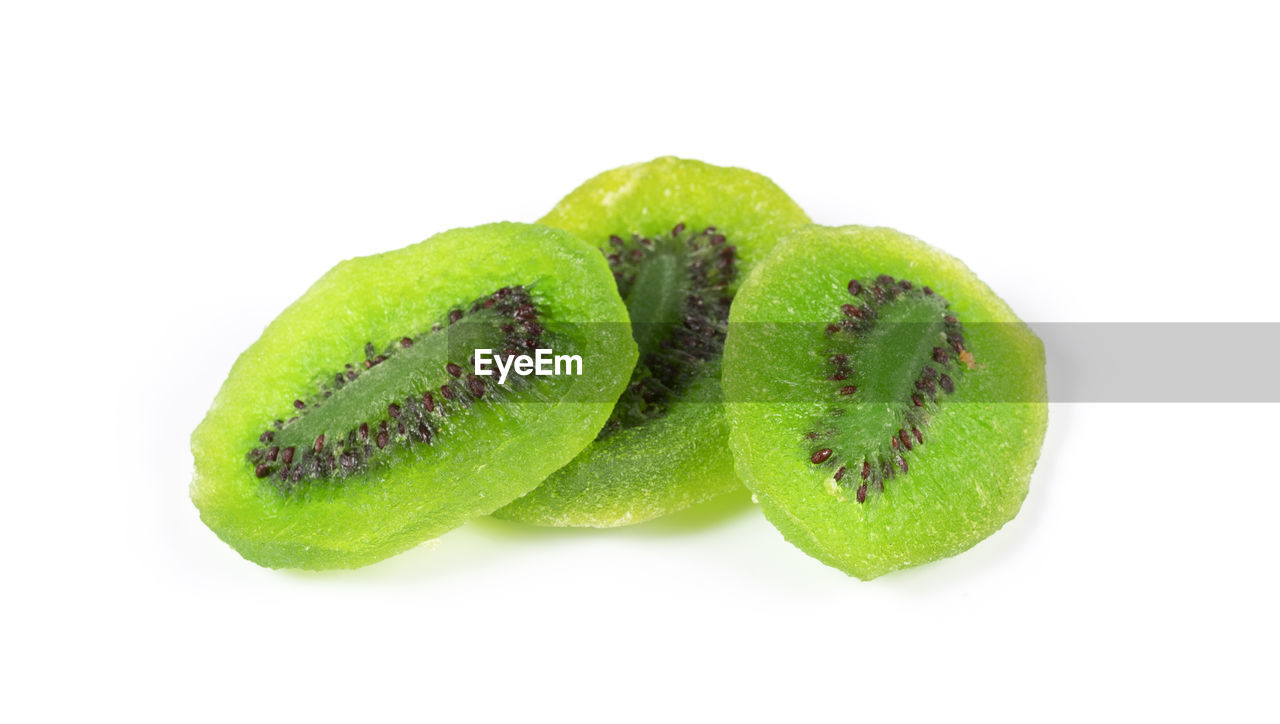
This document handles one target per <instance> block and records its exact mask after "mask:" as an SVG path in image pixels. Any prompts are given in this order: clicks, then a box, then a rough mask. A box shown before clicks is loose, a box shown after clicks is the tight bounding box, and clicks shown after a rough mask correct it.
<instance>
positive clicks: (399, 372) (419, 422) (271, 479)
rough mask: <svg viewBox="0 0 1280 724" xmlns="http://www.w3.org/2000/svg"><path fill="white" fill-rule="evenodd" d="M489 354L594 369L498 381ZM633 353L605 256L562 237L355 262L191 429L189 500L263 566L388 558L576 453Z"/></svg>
mask: <svg viewBox="0 0 1280 724" xmlns="http://www.w3.org/2000/svg"><path fill="white" fill-rule="evenodd" d="M477 349H491V350H493V351H494V352H493V353H494V354H497V355H503V356H504V359H505V358H507V357H512V356H519V355H521V354H528V355H529V356H531V357H532V356H535V355H536V350H537V349H549V350H552V352H553V353H554V355H560V356H564V357H566V358H568V357H572V356H575V355H576V356H578V357H580V358H581V360H582V362H581V366H580V370H579V369H578V368H577V367H574V368H573V369H572V370H570V369H569V365H565V366H563V367H561V368H560V370H559V371H560V372H561V374H559V375H551V376H536V375H530V376H519V375H511V376H509V377H508V379H507V380H506V382H505V384H498V381H497V377H496V376H483V375H478V374H476V372H477V370H476V369H475V368H474V366H473V360H472V359H471V358H472V355H473V353H474V352H475V350H477ZM486 357H487V356H486ZM635 359H636V347H635V343H634V342H633V341H632V338H631V333H630V325H629V323H628V320H627V312H626V307H625V306H623V304H622V300H621V299H620V298H619V297H618V293H617V290H616V287H615V284H614V280H613V276H612V274H611V273H610V271H609V268H608V264H607V262H605V260H604V259H602V258H601V256H600V253H599V252H598V251H596V250H595V249H594V248H592V247H590V246H588V245H586V244H584V243H583V242H581V241H579V240H578V239H576V238H575V237H573V236H572V235H570V234H568V233H565V232H563V231H559V230H555V229H550V228H546V227H540V226H534V225H529V224H511V223H503V224H492V225H488V226H480V227H475V228H470V229H458V230H454V231H449V232H445V233H443V234H439V235H437V236H435V237H432V238H431V239H428V240H427V241H424V242H422V243H419V244H415V245H413V246H409V247H407V248H404V249H400V250H397V251H392V252H388V253H385V254H379V255H376V256H370V257H364V258H359V259H352V260H350V261H346V262H343V263H341V264H339V265H337V266H336V267H334V268H333V269H332V270H331V271H329V272H328V273H327V274H325V275H324V276H323V277H322V278H321V279H320V280H319V281H318V282H316V283H315V285H313V286H312V287H311V289H309V290H308V291H307V292H306V294H304V295H303V296H302V298H300V299H299V300H298V301H296V302H294V303H293V304H292V305H290V306H289V307H288V308H287V309H285V311H284V312H283V313H281V314H280V316H279V317H277V318H276V320H275V321H274V322H272V323H271V324H270V326H268V327H267V329H266V331H265V332H263V334H262V337H261V338H260V339H258V341H256V342H254V343H253V345H251V346H250V347H249V349H248V350H246V351H245V352H244V353H243V354H242V355H241V356H240V358H239V359H238V360H236V363H235V365H234V366H233V367H232V369H231V374H230V376H229V377H228V378H227V380H226V382H225V383H223V386H222V389H221V390H220V391H219V393H218V396H217V398H216V399H215V400H214V402H213V406H212V408H211V409H210V410H209V412H208V414H207V416H206V417H205V419H204V421H203V422H202V423H201V424H200V426H199V427H198V428H196V430H195V432H194V433H193V434H192V440H191V448H192V452H193V454H194V455H195V463H196V472H195V479H194V481H193V482H192V485H191V497H192V500H193V501H194V502H195V504H196V506H197V507H198V508H199V509H200V514H201V517H202V518H203V519H204V521H205V523H206V524H207V525H208V526H209V527H210V528H212V529H213V530H214V532H215V533H217V534H218V535H219V536H220V537H221V538H222V539H223V540H224V541H226V542H227V543H229V544H230V545H231V546H232V547H233V548H235V549H236V550H237V551H239V552H240V554H241V555H243V556H244V557H245V558H247V559H249V560H251V561H253V562H255V563H258V564H260V565H263V566H269V567H272V568H305V569H323V568H353V567H357V566H362V565H365V564H368V563H372V562H374V561H377V560H380V559H382V558H386V557H387V556H390V555H392V554H394V553H397V552H400V551H402V550H405V549H406V548H409V547H411V546H413V545H415V544H417V543H420V542H422V541H424V540H426V539H428V538H431V537H433V536H437V535H440V534H441V533H444V532H445V531H448V530H449V529H451V528H454V527H456V526H458V525H460V524H462V523H463V522H465V521H466V520H468V519H470V518H472V517H474V516H477V515H483V514H486V513H489V512H492V511H493V510H494V509H496V508H498V507H500V506H502V505H503V504H505V503H507V502H508V501H510V500H512V499H513V498H515V497H517V496H519V495H521V494H523V493H526V492H528V491H529V490H531V489H533V488H534V487H535V486H537V485H538V484H539V483H540V482H542V480H543V479H544V478H545V477H546V476H547V475H548V474H549V473H551V472H552V471H553V470H555V469H556V468H558V467H560V466H561V465H563V464H564V463H566V462H568V461H569V460H570V459H572V458H573V457H574V455H576V454H577V453H578V452H579V451H580V450H581V449H582V448H583V447H584V446H585V445H587V444H588V443H589V442H590V441H591V440H592V439H593V438H594V437H595V435H596V433H598V432H599V430H600V428H601V426H602V425H603V424H604V423H605V421H606V420H607V419H608V417H609V414H610V412H611V410H612V409H613V404H614V402H615V401H616V400H617V397H618V395H619V394H620V393H621V392H622V390H623V388H624V386H625V384H626V381H627V377H628V375H629V374H630V371H631V369H632V367H633V366H634V365H635ZM551 369H552V371H553V372H554V371H555V369H554V368H551ZM579 371H580V372H581V374H580V375H578V374H569V373H570V372H574V373H576V372H579Z"/></svg>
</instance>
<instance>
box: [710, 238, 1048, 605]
mask: <svg viewBox="0 0 1280 724" xmlns="http://www.w3.org/2000/svg"><path fill="white" fill-rule="evenodd" d="M730 324H731V328H730V332H729V338H728V340H727V341H726V348H725V361H724V385H725V395H726V399H727V400H728V409H729V413H728V417H729V421H730V426H731V434H730V442H731V445H732V448H733V452H734V454H735V457H736V462H737V466H738V470H739V472H740V473H741V474H742V476H743V479H744V481H745V482H746V484H747V486H748V487H749V488H750V489H751V490H752V492H754V493H755V496H756V498H757V499H758V501H759V502H760V505H761V507H762V508H763V509H764V512H765V514H766V515H767V516H768V518H769V520H770V521H772V522H773V524H774V525H775V526H777V527H778V529H779V530H780V531H782V533H783V535H784V536H785V537H786V538H787V540H789V541H791V542H792V543H794V544H795V545H796V546H798V547H799V548H800V549H801V550H803V551H805V552H806V553H808V554H809V555H811V556H813V557H815V558H817V559H819V560H821V561H822V562H824V563H826V564H828V565H831V566H834V567H836V568H839V569H840V570H842V571H844V572H846V573H848V574H850V575H853V576H857V577H859V578H863V579H870V578H875V577H876V576H879V575H881V574H884V573H887V572H889V571H893V570H896V569H899V568H905V567H908V566H914V565H918V564H921V563H926V562H928V561H932V560H936V559H938V558H943V557H946V556H950V555H954V554H956V553H959V552H961V551H963V550H966V549H968V548H969V547H971V546H973V545H974V544H976V543H977V542H978V541H981V540H982V539H984V538H986V537H987V536H989V535H991V534H992V533H993V532H995V531H996V530H998V529H999V528H1000V527H1001V526H1002V525H1004V524H1005V523H1006V522H1007V521H1009V520H1010V519H1012V518H1013V517H1014V516H1015V515H1016V514H1017V512H1018V509H1019V507H1020V506H1021V504H1022V500H1023V498H1024V497H1025V496H1026V493H1027V486H1028V481H1029V479H1030V476H1031V472H1032V469H1033V468H1034V467H1035V463H1036V458H1037V457H1038V455H1039V452H1040V446H1041V443H1042V442H1043V440H1044V434H1045V426H1046V423H1047V405H1046V404H1045V399H1046V388H1045V375H1044V351H1043V346H1042V345H1041V343H1040V340H1039V339H1038V338H1037V337H1036V336H1035V334H1034V333H1032V332H1031V330H1030V329H1029V328H1028V327H1027V326H1026V325H1025V324H1023V323H1022V322H1021V321H1019V319H1018V318H1017V317H1016V316H1015V315H1014V313H1013V312H1012V311H1011V310H1010V309H1009V307H1008V306H1007V305H1006V304H1005V303H1004V302H1003V301H1001V300H1000V298H999V297H997V296H996V295H995V294H994V293H993V292H992V291H991V290H990V289H989V288H988V287H987V286H986V285H985V284H983V283H982V282H981V281H980V280H979V279H978V278H977V277H975V276H974V275H973V273H972V272H970V271H969V269H968V268H966V267H965V266H964V265H963V264H962V263H960V262H959V261H958V260H956V259H954V258H952V257H950V256H948V255H946V254H944V253H943V252H941V251H938V250H937V249H934V248H932V247H929V246H927V245H925V244H923V243H922V242H920V241H918V240H916V239H913V238H911V237H908V236H905V235H903V234H900V233H898V232H895V231H893V230H890V229H879V228H866V227H857V226H849V227H842V228H834V229H833V228H822V227H807V228H805V229H803V230H801V231H799V232H797V233H796V234H794V235H792V236H790V237H788V238H787V239H786V240H784V241H783V242H782V243H781V244H779V245H778V247H777V248H776V249H775V250H774V252H773V253H772V254H771V255H770V256H769V258H768V259H766V260H765V261H763V262H762V263H761V264H760V265H759V266H758V267H757V268H756V270H755V272H754V273H753V274H752V275H751V277H750V278H749V279H748V280H747V281H746V282H745V283H744V284H743V286H742V290H741V291H740V292H739V294H738V297H737V300H736V301H735V302H734V306H733V312H732V314H731V315H730Z"/></svg>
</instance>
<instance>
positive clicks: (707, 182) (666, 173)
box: [496, 157, 809, 527]
mask: <svg viewBox="0 0 1280 724" xmlns="http://www.w3.org/2000/svg"><path fill="white" fill-rule="evenodd" d="M808 221H809V219H808V217H807V216H806V215H805V213H804V212H803V211H802V210H801V209H800V207H799V206H797V205H796V203H795V202H794V201H792V200H791V199H790V198H789V197H788V196H787V195H786V194H785V193H783V191H782V190H781V189H779V188H778V186H777V185H775V184H774V183H773V182H772V181H770V180H769V179H767V178H765V177H764V176H761V175H759V174H757V173H753V172H751V171H747V170H744V169H740V168H725V167H720V166H713V165H711V164H707V163H703V162H700V161H691V160H684V159H678V158H672V157H663V158H658V159H656V160H653V161H650V162H647V163H641V164H635V165H631V166H624V167H622V168H617V169H613V170H611V171H606V172H605V173H602V174H600V175H599V176H596V177H595V178H592V179H591V180H589V181H587V182H586V183H584V184H583V185H582V186H580V187H579V188H578V189H576V190H574V191H573V192H572V193H570V194H569V195H568V196H566V197H565V198H564V199H562V200H561V201H560V202H559V203H558V204H557V205H556V207H555V208H554V209H552V211H551V212H550V213H549V214H547V215H546V216H545V217H543V218H542V219H541V220H540V222H539V223H543V224H547V225H549V226H554V227H557V228H560V229H565V230H567V231H570V232H573V233H574V234H576V235H578V236H579V237H580V238H582V239H584V240H586V241H587V242H589V243H592V244H596V245H598V247H599V249H600V253H601V254H602V255H603V257H604V258H605V259H606V260H607V261H608V263H609V266H610V269H611V270H612V271H613V276H614V278H615V280H616V282H617V285H618V289H619V291H620V293H621V294H622V296H623V299H624V300H625V301H626V304H627V309H628V311H629V312H630V315H631V323H632V330H633V332H634V334H635V339H636V342H637V343H638V344H639V348H640V359H639V362H638V364H637V365H636V367H635V369H634V371H633V372H632V375H631V380H630V382H629V383H628V385H627V390H626V391H625V392H624V393H623V394H622V397H621V398H620V399H619V401H618V404H617V406H616V407H615V409H614V411H613V414H612V415H611V416H610V418H609V421H608V423H607V424H606V425H605V426H604V428H603V429H602V430H601V431H600V434H599V436H598V438H597V439H596V440H595V442H593V443H592V444H591V445H589V446H588V447H587V448H586V449H585V450H584V451H583V452H582V453H581V454H580V455H579V456H578V457H577V459H575V460H574V461H573V462H572V463H570V464H569V465H567V466H565V467H564V468H562V469H561V470H559V471H557V472H556V473H555V474H553V475H552V476H551V477H550V478H548V479H547V481H546V482H545V483H544V484H543V485H542V486H540V487H539V488H538V489H537V490H535V491H533V492H532V493H530V494H528V495H526V496H524V497H522V498H520V499H519V500H517V501H515V502H514V503H512V504H511V505H508V506H507V507H505V508H503V509H501V510H500V511H498V512H497V513H496V516H497V517H500V518H505V519H511V520H518V521H522V522H526V523H532V524H536V525H551V526H590V527H612V526H619V525H627V524H631V523H639V522H641V521H645V520H649V519H651V518H656V517H659V516H662V515H665V514H668V513H672V512H675V511H678V510H681V509H684V508H687V507H689V506H691V505H694V504H696V503H700V502H703V501H705V500H709V499H711V498H713V497H715V496H717V495H720V494H722V493H725V492H729V491H731V490H735V489H738V488H739V487H740V486H741V481H739V479H738V477H737V474H736V473H735V472H734V469H733V461H732V457H731V456H730V455H729V453H728V445H727V437H728V426H727V424H726V422H725V419H724V410H723V404H722V402H723V395H722V394H721V390H720V382H719V376H720V359H721V353H722V350H723V346H724V338H725V333H726V322H727V320H728V316H729V304H730V302H731V301H732V300H733V296H734V294H735V293H736V292H737V289H738V286H739V285H740V283H741V280H742V278H743V276H744V275H745V274H746V272H747V271H748V270H749V269H750V268H751V265H753V264H755V263H756V262H757V261H759V260H760V259H761V258H763V257H764V255H765V254H766V253H767V252H768V251H769V249H770V248H772V246H773V245H774V244H775V243H776V242H777V240H778V239H780V238H781V237H782V236H784V235H785V234H786V233H788V232H790V231H792V230H794V229H796V228H797V227H799V226H801V225H804V224H806V223H808Z"/></svg>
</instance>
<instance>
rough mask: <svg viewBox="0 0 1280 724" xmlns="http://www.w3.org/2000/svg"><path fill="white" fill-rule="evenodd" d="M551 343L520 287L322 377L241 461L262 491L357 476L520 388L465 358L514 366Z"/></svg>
mask: <svg viewBox="0 0 1280 724" xmlns="http://www.w3.org/2000/svg"><path fill="white" fill-rule="evenodd" d="M549 336H550V333H549V332H547V331H546V330H545V329H544V328H543V326H542V325H541V323H540V322H539V321H538V308H537V305H536V304H535V303H534V300H533V297H532V296H531V295H530V293H529V291H528V290H527V289H525V288H524V287H519V286H517V287H503V288H502V289H499V290H497V291H496V292H494V293H493V294H491V295H489V296H486V297H482V298H480V299H477V300H475V302H473V303H472V304H471V305H470V306H469V307H467V308H459V309H454V310H451V311H450V312H449V313H448V314H446V315H444V316H443V317H442V318H441V319H440V320H439V321H438V323H436V324H433V325H432V326H431V327H430V329H427V330H421V331H418V332H417V333H415V334H411V335H406V336H403V337H400V338H398V339H396V340H394V341H392V342H390V343H388V344H387V345H385V346H384V347H383V348H382V350H381V351H379V350H378V348H377V347H375V346H374V345H373V344H372V343H370V344H367V345H366V346H365V350H364V351H365V359H364V360H363V361H361V362H359V363H351V364H347V365H346V366H345V369H343V370H340V371H331V372H329V373H326V374H324V375H322V376H321V377H320V378H319V380H318V381H317V383H316V392H315V393H314V394H313V395H311V396H310V397H308V398H307V399H305V400H304V399H297V400H294V401H293V408H294V411H295V415H294V416H293V417H291V418H289V419H288V420H276V421H275V422H274V423H272V425H270V426H269V428H268V429H267V430H265V431H264V432H263V433H262V435H261V436H260V437H259V442H260V443H262V445H261V446H260V447H255V448H253V449H252V450H250V451H249V453H248V454H247V455H246V460H247V461H248V465H249V466H250V468H251V469H252V470H253V473H254V474H255V475H256V476H257V477H258V478H262V479H263V482H264V484H271V485H273V486H274V487H275V488H276V489H277V490H278V491H280V492H281V493H289V492H292V491H293V490H295V489H298V488H299V487H301V486H304V485H307V484H312V483H337V482H341V480H342V479H343V478H347V477H351V476H354V475H359V474H362V473H364V472H366V471H367V470H368V469H369V468H370V467H371V466H376V465H379V464H381V463H382V462H383V460H384V458H385V457H387V455H386V454H385V453H384V451H387V450H389V449H394V448H398V447H409V446H415V445H416V446H429V445H431V444H432V442H433V441H434V440H435V439H436V438H437V437H438V436H439V435H440V434H441V433H442V432H443V431H444V430H446V429H447V426H446V425H444V420H445V419H446V418H448V417H450V416H456V415H462V414H465V412H466V410H467V409H468V408H469V407H471V406H472V405H474V404H482V403H492V402H495V401H497V400H500V399H501V398H502V397H503V396H504V395H508V394H510V393H511V392H512V390H513V389H515V388H516V387H519V385H520V384H522V381H523V378H519V377H513V378H511V379H510V380H509V381H508V383H507V384H506V385H498V384H497V383H496V382H495V381H494V378H493V377H491V376H480V377H477V376H476V375H474V374H472V373H471V372H470V371H469V370H470V368H471V367H472V360H471V359H470V358H469V354H470V351H471V350H476V349H492V350H494V354H495V355H501V356H504V357H510V356H513V355H516V354H525V353H530V352H531V351H532V350H534V349H536V348H537V347H539V346H549V342H547V341H546V338H547V337H549ZM464 356H465V357H466V358H463V359H456V360H455V359H453V357H460V358H462V357H464ZM387 400H396V401H395V402H391V403H387V402H386V401H387Z"/></svg>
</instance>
